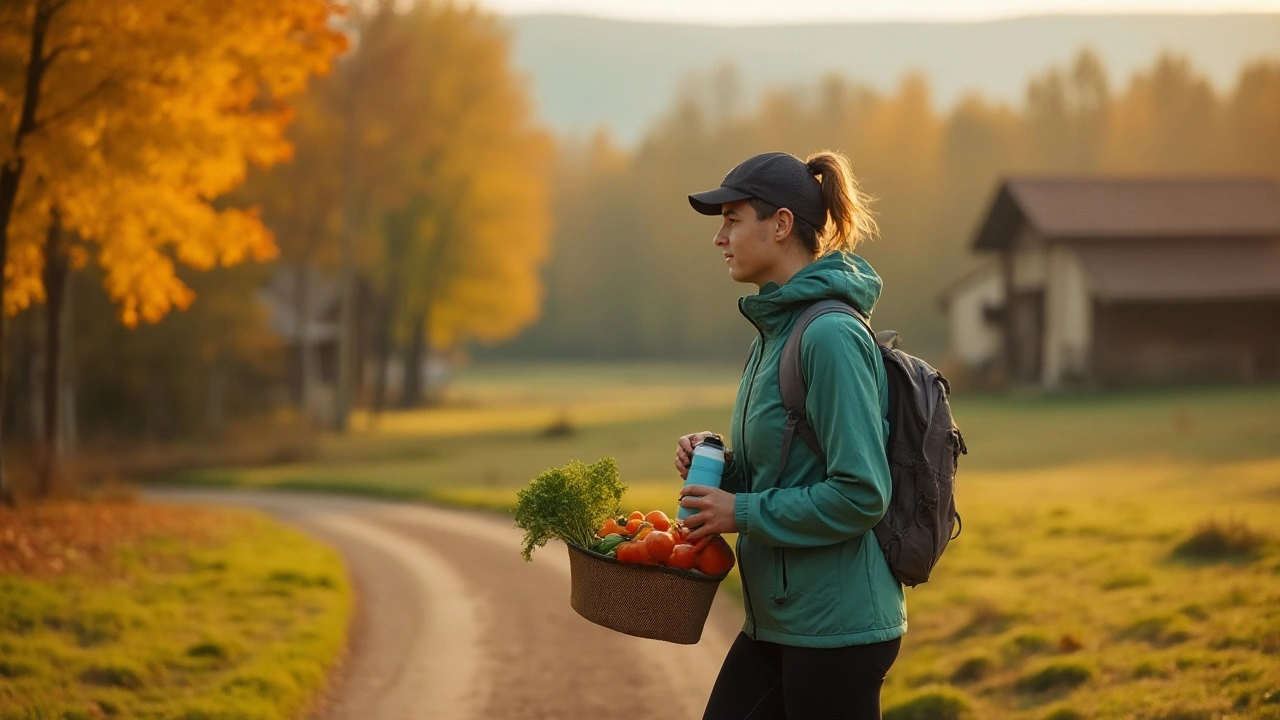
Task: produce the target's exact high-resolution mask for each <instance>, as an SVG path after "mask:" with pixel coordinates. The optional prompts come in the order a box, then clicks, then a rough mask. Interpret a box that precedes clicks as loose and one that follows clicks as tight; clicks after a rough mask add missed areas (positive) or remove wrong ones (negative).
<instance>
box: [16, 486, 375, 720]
mask: <svg viewBox="0 0 1280 720" xmlns="http://www.w3.org/2000/svg"><path fill="white" fill-rule="evenodd" d="M0 515H2V517H0V521H2V522H0V528H3V530H0V536H2V537H0V549H3V550H4V553H5V554H9V557H7V558H5V559H4V560H5V562H0V719H3V720H43V719H44V718H50V719H52V718H57V719H58V720H79V719H81V718H84V719H86V720H87V719H89V718H140V719H145V718H156V719H157V720H158V719H160V718H165V719H175V720H215V719H223V718H226V719H230V718H237V719H239V718H245V719H248V718H253V719H260V720H284V719H285V718H296V717H298V716H299V715H300V713H301V712H302V711H304V710H305V708H306V706H307V704H308V703H309V702H310V701H311V700H312V699H313V698H314V697H315V693H316V691H317V690H318V689H319V688H320V687H321V686H322V685H323V683H324V682H325V678H326V673H327V670H328V669H329V667H330V666H331V665H332V664H333V662H334V661H335V660H336V658H337V657H338V654H339V652H340V651H341V649H342V647H343V645H344V642H345V637H346V629H347V618H348V614H349V611H350V603H351V593H350V588H349V586H348V583H347V579H346V574H345V571H344V569H343V567H342V563H341V560H340V558H339V557H338V556H337V555H336V554H335V553H334V552H332V551H331V550H329V549H327V548H325V547H323V546H320V545H319V544H317V543H316V542H315V541H313V540H310V539H308V538H306V537H304V536H302V535H301V534H299V533H297V532H294V531H292V530H289V529H287V528H284V527H282V526H280V525H278V524H276V523H274V522H271V521H268V520H266V519H265V518H262V517H260V516H257V515H253V514H249V513H245V512H236V511H225V510H218V511H214V510H203V509H202V510H196V509H188V508H166V507H164V506H156V505H150V504H146V505H144V504H141V503H130V504H108V505H105V506H104V505H101V504H90V505H62V506H42V507H38V508H33V509H28V510H22V511H14V510H5V509H0ZM23 558H29V559H33V560H38V561H39V562H36V563H29V564H24V563H23V562H21V560H22V559H23Z"/></svg>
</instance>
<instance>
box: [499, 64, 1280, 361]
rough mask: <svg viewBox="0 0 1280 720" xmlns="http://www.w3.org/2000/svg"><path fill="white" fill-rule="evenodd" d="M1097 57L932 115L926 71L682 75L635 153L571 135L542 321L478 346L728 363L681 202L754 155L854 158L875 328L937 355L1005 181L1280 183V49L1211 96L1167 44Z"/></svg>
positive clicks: (702, 220)
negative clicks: (574, 142)
mask: <svg viewBox="0 0 1280 720" xmlns="http://www.w3.org/2000/svg"><path fill="white" fill-rule="evenodd" d="M1107 77H1108V73H1107V72H1106V71H1105V68H1104V67H1103V65H1102V63H1101V62H1100V61H1099V59H1098V58H1097V57H1096V56H1095V55H1093V54H1091V53H1090V52H1088V51H1084V52H1081V53H1080V54H1079V55H1078V57H1077V58H1076V59H1075V61H1074V62H1073V63H1072V64H1071V65H1070V66H1069V67H1061V68H1056V69H1052V70H1050V71H1048V72H1046V73H1043V74H1041V75H1040V76H1037V77H1034V78H1032V79H1031V80H1030V81H1029V83H1028V85H1027V88H1026V95H1025V101H1024V102H1023V103H1022V104H1021V106H1019V107H1010V106H1007V105H1004V104H996V103H992V102H990V101H988V100H986V99H984V98H983V97H981V96H978V95H973V96H969V97H966V98H965V99H963V100H962V101H961V102H959V103H958V104H957V105H956V106H955V107H954V109H951V110H950V111H947V112H943V111H940V110H939V109H938V108H937V107H936V104H935V102H934V101H933V100H932V98H931V94H930V85H929V79H928V78H926V77H923V76H919V75H911V76H907V77H905V78H903V80H902V81H901V83H900V85H899V86H898V87H897V89H896V90H895V91H894V92H893V93H890V94H885V93H878V92H875V91H873V90H872V89H870V88H868V87H866V86H864V85H861V84H860V83H859V82H857V81H856V80H853V79H850V78H847V77H842V76H830V77H827V78H825V79H824V80H822V81H821V82H819V83H816V84H811V85H806V86H794V87H779V88H777V89H775V90H773V91H771V92H769V93H767V95H766V96H765V97H764V99H763V100H762V101H761V102H760V103H759V104H757V105H755V106H754V107H742V102H741V97H742V92H741V90H740V87H741V83H740V78H738V76H737V73H736V72H735V71H734V70H733V69H731V68H726V69H724V70H722V71H721V72H720V73H719V74H718V75H717V76H715V77H711V78H708V80H707V82H706V83H705V84H702V85H698V86H693V85H691V86H689V87H687V88H686V89H685V90H684V91H683V92H682V93H681V94H680V95H679V96H678V97H677V98H676V99H675V101H674V103H673V105H672V107H671V108H670V111H669V112H668V113H667V114H666V116H665V118H663V119H662V120H661V121H660V122H658V123H657V124H656V125H655V126H654V127H652V128H651V129H650V130H649V132H648V133H647V134H646V135H645V137H644V140H643V141H642V142H641V143H640V145H639V146H638V147H637V148H636V149H635V150H634V151H627V150H623V149H621V148H620V147H619V145H618V144H617V143H615V142H612V141H611V139H610V137H609V136H608V135H607V134H605V133H600V134H597V135H596V136H595V137H594V138H593V139H591V140H590V141H589V142H585V143H583V144H580V145H579V146H575V147H562V148H561V152H560V153H559V155H558V157H559V161H558V163H559V164H558V167H557V169H556V174H555V182H554V190H555V205H554V208H553V217H554V218H555V225H554V228H553V231H552V256H551V258H550V260H549V262H548V265H547V267H546V269H545V271H544V273H543V277H544V280H545V287H546V298H545V306H544V308H543V313H542V316H541V319H540V321H539V322H537V323H536V324H534V325H533V326H531V327H530V328H529V329H528V330H527V331H525V332H524V333H523V334H522V335H521V336H519V337H518V338H517V339H516V340H514V341H512V342H509V343H507V344H505V345H503V346H500V347H496V348H490V349H481V350H479V351H478V354H479V356H480V357H505V358H517V357H519V358H548V359H550V358H593V359H645V358H661V359H673V360H675V359H725V360H727V359H733V358H739V357H742V356H744V353H745V351H746V347H747V343H748V342H749V340H750V337H751V333H752V330H751V328H750V326H749V324H748V323H747V322H746V321H745V320H743V319H742V318H741V317H740V315H739V314H738V312H737V307H736V303H735V299H736V298H737V297H738V296H739V295H742V294H746V293H748V292H753V291H754V289H753V288H749V287H747V286H741V285H736V284H735V283H733V282H732V281H731V280H730V279H729V278H728V275H727V272H726V271H725V269H724V266H723V262H722V258H721V256H720V253H719V252H718V251H716V250H715V249H714V248H713V247H712V245H711V240H712V237H713V235H714V233H715V231H716V228H717V221H716V219H714V218H706V217H702V216H699V215H697V214H695V213H694V212H693V211H692V210H691V209H690V208H689V206H688V203H687V201H686V199H685V196H686V194H687V193H689V192H691V191H696V190H701V189H705V188H707V187H713V186H715V185H717V184H719V181H720V180H721V178H722V177H723V175H724V173H725V172H727V171H728V170H729V169H730V168H731V167H732V166H733V165H734V164H735V163H737V162H738V161H740V160H742V159H744V158H746V157H748V156H750V155H752V154H755V153H758V152H763V151H770V150H785V151H789V152H792V153H794V154H796V155H799V156H802V157H803V156H804V155H806V154H808V153H810V152H813V151H815V150H819V149H824V148H833V149H838V150H842V151H844V152H845V153H847V154H848V155H849V157H850V158H851V159H852V161H853V165H854V168H855V171H856V172H857V174H858V175H859V177H860V178H861V180H862V182H863V186H864V188H866V189H867V190H869V191H870V192H871V194H873V195H874V196H875V197H876V198H878V202H877V203H876V205H875V207H876V209H877V211H878V213H879V221H880V227H881V231H882V236H881V238H880V239H879V240H876V241H875V242H873V243H870V244H868V245H865V246H864V247H863V249H862V251H861V252H862V254H863V255H864V256H865V257H866V258H867V259H868V260H869V261H870V262H871V263H872V264H873V265H874V266H875V268H876V269H877V270H878V271H879V272H880V274H881V275H882V276H883V278H884V282H885V291H884V295H883V296H882V299H881V304H880V306H879V308H878V309H877V311H876V313H875V318H874V320H875V323H876V324H877V325H878V326H880V327H885V328H895V329H898V330H899V331H901V332H902V335H903V338H904V341H905V343H906V344H907V346H908V347H909V348H911V349H912V350H913V351H915V352H918V353H920V354H922V355H924V356H926V357H933V358H935V359H940V358H939V354H940V353H941V352H942V351H943V350H944V349H945V342H946V337H945V328H944V324H943V318H942V316H941V313H940V311H939V308H938V299H939V298H938V296H939V292H940V291H941V290H942V289H943V288H945V287H946V286H947V285H948V284H949V283H950V282H952V281H953V280H955V279H956V278H957V277H959V276H960V275H961V274H963V273H964V272H965V271H967V270H968V269H970V268H972V267H973V266H975V264H977V263H979V262H981V259H980V258H978V257H976V256H975V255H974V253H972V252H971V251H970V249H969V244H970V240H971V238H972V235H973V233H974V232H975V229H976V226H977V223H978V222H979V220H980V218H981V216H982V215H983V214H984V213H985V211H986V209H987V207H988V205H989V203H990V201H991V199H992V198H993V194H994V191H995V189H996V187H997V184H998V182H999V180H1000V179H1001V178H1002V177H1005V176H1008V175H1012V174H1034V175H1061V174H1066V175H1079V174H1095V173H1096V174H1109V175H1162V176H1169V175H1192V174H1196V175H1200V174H1211V175H1223V174H1230V175H1248V176H1265V177H1270V178H1274V179H1276V180H1277V181H1280V61H1275V60H1269V61H1259V62H1256V63H1253V64H1250V65H1248V66H1246V67H1243V68H1242V69H1241V71H1240V73H1239V75H1238V79H1237V81H1236V83H1235V85H1234V87H1233V88H1231V89H1230V91H1229V92H1227V93H1225V94H1224V93H1219V92H1216V91H1215V90H1214V88H1213V86H1212V84H1211V83H1210V82H1209V81H1208V80H1207V79H1206V78H1205V77H1204V76H1203V75H1202V74H1201V73H1200V72H1198V71H1197V69H1196V68H1195V67H1193V66H1192V64H1191V63H1190V62H1189V61H1188V60H1186V59H1185V58H1183V57H1180V56H1176V55H1166V56H1163V57H1161V58H1159V59H1158V60H1157V61H1156V62H1155V63H1154V65H1153V66H1151V67H1149V68H1148V69H1146V70H1145V71H1143V72H1140V73H1137V74H1135V75H1134V76H1133V77H1131V78H1130V79H1129V80H1128V82H1127V83H1126V84H1125V85H1124V86H1123V87H1112V86H1110V85H1109V83H1108V80H1107Z"/></svg>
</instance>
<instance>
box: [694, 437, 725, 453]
mask: <svg viewBox="0 0 1280 720" xmlns="http://www.w3.org/2000/svg"><path fill="white" fill-rule="evenodd" d="M698 445H710V446H711V447H716V448H720V449H721V450H723V449H724V441H723V440H721V439H720V436H719V435H708V436H706V437H705V438H703V440H702V442H700V443H698Z"/></svg>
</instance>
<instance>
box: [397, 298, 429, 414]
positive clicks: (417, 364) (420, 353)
mask: <svg viewBox="0 0 1280 720" xmlns="http://www.w3.org/2000/svg"><path fill="white" fill-rule="evenodd" d="M426 324H427V319H426V317H425V315H423V314H418V315H415V316H414V318H413V334H412V335H411V336H410V338H409V350H408V352H406V353H405V358H404V392H403V393H402V394H401V397H400V406H401V407H418V406H419V405H421V404H422V398H423V394H422V389H423V388H422V361H423V360H424V359H425V358H426V345H427V342H426Z"/></svg>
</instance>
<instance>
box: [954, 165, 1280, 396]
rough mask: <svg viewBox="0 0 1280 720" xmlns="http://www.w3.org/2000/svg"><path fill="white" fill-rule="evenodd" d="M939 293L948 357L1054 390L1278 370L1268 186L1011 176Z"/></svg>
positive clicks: (1279, 264)
mask: <svg viewBox="0 0 1280 720" xmlns="http://www.w3.org/2000/svg"><path fill="white" fill-rule="evenodd" d="M973 248H974V250H975V251H977V252H979V253H981V254H985V255H987V256H988V257H990V262H989V263H988V264H986V265H985V266H983V267H980V268H979V269H978V270H977V271H975V272H974V273H972V274H970V275H969V276H966V277H965V278H961V279H960V280H959V281H957V282H956V284H954V285H953V286H952V287H951V288H950V289H948V291H947V292H946V293H945V294H944V297H943V307H944V309H945V310H946V312H947V314H948V320H949V327H950V332H951V355H952V360H953V361H954V362H959V363H961V364H963V365H965V366H967V367H969V368H971V369H975V370H978V371H984V370H985V371H987V372H993V371H994V372H996V373H998V374H999V375H1000V376H1001V377H1003V378H1005V379H1006V380H1007V381H1010V382H1013V383H1015V384H1019V385H1038V386H1042V387H1046V388H1055V387H1060V386H1064V385H1073V384H1090V385H1101V386H1115V385H1133V384H1142V383H1170V382H1188V381H1191V382H1194V381H1218V380H1255V379H1277V378H1280V189H1278V188H1277V187H1276V185H1275V184H1274V183H1273V182H1270V181H1267V180H1256V179H1230V178H1204V179H1154V178H1145V179H1143V178H1123V179H1121V178H1087V177H1081V178H1013V179H1009V180H1007V181H1005V182H1003V183H1002V184H1001V185H1000V187H999V189H998V191H997V193H996V197H995V200H994V201H993V202H992V204H991V207H990V209H989V210H988V212H987V215H986V217H985V219H984V220H983V221H982V223H981V226H980V228H979V230H978V233H977V236H976V237H975V238H974V240H973Z"/></svg>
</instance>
